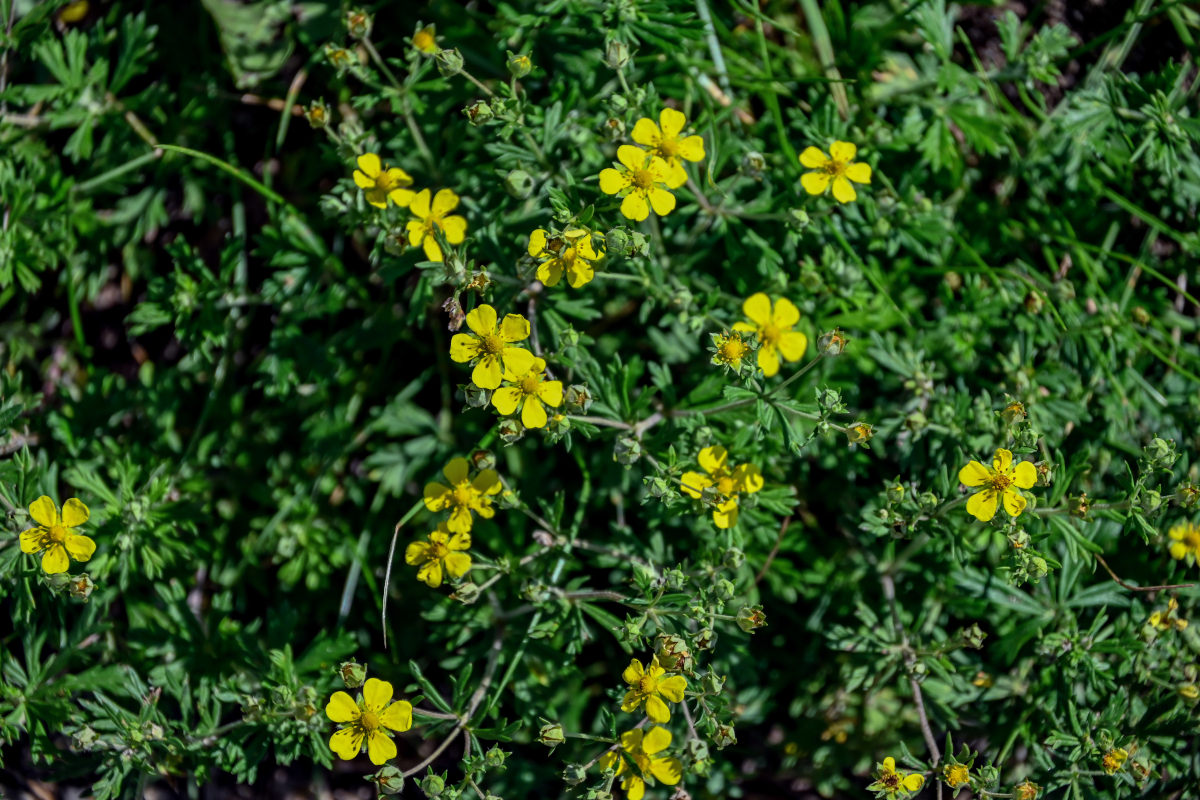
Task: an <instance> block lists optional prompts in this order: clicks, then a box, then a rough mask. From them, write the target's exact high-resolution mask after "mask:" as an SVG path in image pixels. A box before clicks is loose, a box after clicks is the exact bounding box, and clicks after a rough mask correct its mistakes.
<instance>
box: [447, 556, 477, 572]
mask: <svg viewBox="0 0 1200 800" xmlns="http://www.w3.org/2000/svg"><path fill="white" fill-rule="evenodd" d="M445 561H446V572H448V573H450V577H452V578H461V577H462V576H463V575H466V574H467V573H468V572H470V571H471V557H470V556H469V555H467V554H466V553H447V554H446V558H445Z"/></svg>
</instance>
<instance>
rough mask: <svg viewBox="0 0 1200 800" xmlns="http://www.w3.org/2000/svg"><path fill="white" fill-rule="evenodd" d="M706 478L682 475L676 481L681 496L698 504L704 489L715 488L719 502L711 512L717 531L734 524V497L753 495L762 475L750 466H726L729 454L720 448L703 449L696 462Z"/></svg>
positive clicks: (698, 474) (736, 502) (736, 514)
mask: <svg viewBox="0 0 1200 800" xmlns="http://www.w3.org/2000/svg"><path fill="white" fill-rule="evenodd" d="M697 460H698V461H699V462H700V466H701V468H702V469H703V470H704V471H705V472H707V473H708V474H707V475H701V474H700V473H699V472H685V473H683V477H682V478H681V479H680V484H681V487H680V488H682V489H683V492H684V494H686V495H688V496H689V497H694V498H696V499H697V500H699V499H700V498H701V497H702V496H703V492H704V490H705V489H707V488H708V487H710V486H712V487H714V488H716V490H717V494H718V495H719V496H720V502H719V503H718V504H717V507H716V508H715V509H713V522H714V523H716V525H717V527H718V528H722V529H723V528H732V527H733V526H734V525H736V524H737V518H738V495H739V494H753V493H755V492H757V491H758V490H759V489H761V488H762V487H763V477H762V473H761V472H759V471H758V467H756V466H754V465H753V464H740V465H738V466H736V467H730V465H729V451H727V450H726V449H725V448H724V447H721V446H720V445H714V446H713V447H706V448H704V449H703V450H701V451H700V455H699V457H698V458H697Z"/></svg>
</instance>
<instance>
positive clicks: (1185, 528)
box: [1167, 521, 1200, 564]
mask: <svg viewBox="0 0 1200 800" xmlns="http://www.w3.org/2000/svg"><path fill="white" fill-rule="evenodd" d="M1167 538H1168V539H1170V540H1171V543H1170V545H1169V550H1168V551H1169V552H1170V553H1171V558H1173V559H1175V560H1176V561H1181V560H1183V559H1185V558H1186V559H1187V561H1188V564H1194V563H1196V562H1197V561H1200V525H1197V524H1196V523H1194V522H1187V521H1184V522H1180V523H1178V524H1177V525H1172V526H1171V529H1170V530H1169V531H1167Z"/></svg>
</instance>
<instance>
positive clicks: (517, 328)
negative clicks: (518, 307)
mask: <svg viewBox="0 0 1200 800" xmlns="http://www.w3.org/2000/svg"><path fill="white" fill-rule="evenodd" d="M528 338H529V320H527V319H525V318H524V317H522V316H521V315H520V314H507V315H505V317H504V322H503V323H502V324H501V325H500V340H501V341H503V342H505V343H508V344H512V343H513V342H520V341H524V340H525V339H528Z"/></svg>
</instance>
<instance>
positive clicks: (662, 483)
mask: <svg viewBox="0 0 1200 800" xmlns="http://www.w3.org/2000/svg"><path fill="white" fill-rule="evenodd" d="M646 491H648V492H649V493H650V496H651V497H653V498H656V499H661V498H663V497H667V496H668V495H670V494H672V491H671V482H670V481H669V480H667V479H666V478H664V477H662V476H661V475H656V476H654V477H653V478H646Z"/></svg>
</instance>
